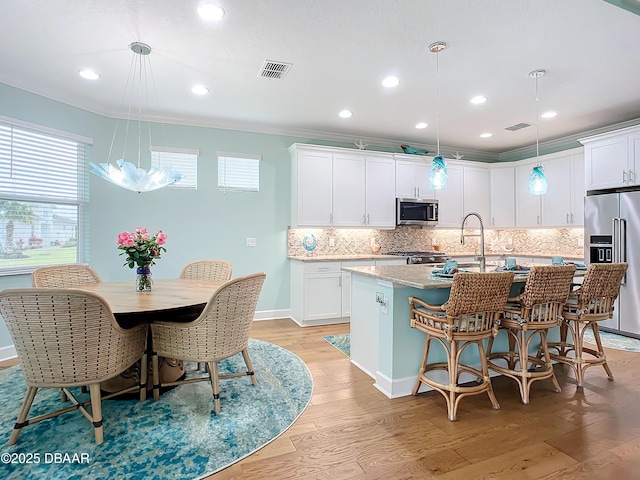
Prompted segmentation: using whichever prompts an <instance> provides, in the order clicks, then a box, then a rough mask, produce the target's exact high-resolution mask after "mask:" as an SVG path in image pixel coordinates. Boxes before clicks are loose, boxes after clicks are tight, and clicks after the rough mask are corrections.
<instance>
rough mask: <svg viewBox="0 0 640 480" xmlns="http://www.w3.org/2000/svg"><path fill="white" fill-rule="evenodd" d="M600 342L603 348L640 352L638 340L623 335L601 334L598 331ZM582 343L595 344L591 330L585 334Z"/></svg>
mask: <svg viewBox="0 0 640 480" xmlns="http://www.w3.org/2000/svg"><path fill="white" fill-rule="evenodd" d="M600 340H602V346H603V347H608V348H615V349H616V350H627V351H628V352H640V340H638V339H637V338H631V337H625V336H624V335H617V334H615V333H610V332H603V331H602V330H600ZM584 341H585V342H589V343H591V344H593V345H595V344H596V342H595V339H594V338H593V333H591V330H587V331H586V332H585V334H584Z"/></svg>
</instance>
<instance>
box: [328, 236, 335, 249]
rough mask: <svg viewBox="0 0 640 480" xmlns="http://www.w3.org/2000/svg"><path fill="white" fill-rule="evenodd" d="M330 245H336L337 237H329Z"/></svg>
mask: <svg viewBox="0 0 640 480" xmlns="http://www.w3.org/2000/svg"><path fill="white" fill-rule="evenodd" d="M329 246H330V247H335V246H336V239H335V237H329Z"/></svg>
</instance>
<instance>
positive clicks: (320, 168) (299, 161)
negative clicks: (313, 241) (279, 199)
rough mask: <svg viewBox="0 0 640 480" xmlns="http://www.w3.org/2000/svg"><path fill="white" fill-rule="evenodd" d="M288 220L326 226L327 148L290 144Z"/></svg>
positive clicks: (329, 176)
mask: <svg viewBox="0 0 640 480" xmlns="http://www.w3.org/2000/svg"><path fill="white" fill-rule="evenodd" d="M289 151H290V153H291V159H292V162H291V224H292V226H294V227H295V226H299V227H330V226H331V213H332V183H333V160H332V154H331V152H328V151H325V150H318V149H312V148H311V149H310V148H298V146H297V145H292V146H291V147H290V148H289Z"/></svg>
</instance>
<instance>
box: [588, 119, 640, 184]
mask: <svg viewBox="0 0 640 480" xmlns="http://www.w3.org/2000/svg"><path fill="white" fill-rule="evenodd" d="M580 142H581V143H582V144H583V145H584V165H585V188H586V190H597V189H602V188H614V187H625V186H630V185H638V184H640V178H638V168H640V127H637V126H636V127H629V128H623V129H621V130H616V131H614V132H608V133H604V134H601V135H595V136H593V137H587V138H581V139H580Z"/></svg>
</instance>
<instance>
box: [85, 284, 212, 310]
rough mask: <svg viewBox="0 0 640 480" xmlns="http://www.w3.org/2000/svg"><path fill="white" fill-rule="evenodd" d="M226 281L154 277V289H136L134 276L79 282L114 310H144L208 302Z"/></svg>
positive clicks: (189, 305)
mask: <svg viewBox="0 0 640 480" xmlns="http://www.w3.org/2000/svg"><path fill="white" fill-rule="evenodd" d="M223 283H224V282H222V281H220V280H187V279H183V278H171V279H159V280H154V281H153V287H152V289H151V291H150V292H138V291H136V285H135V281H134V280H128V281H123V282H101V283H94V284H89V285H78V286H77V287H74V288H77V289H79V290H87V291H90V292H94V293H97V294H98V295H100V296H102V297H103V298H104V299H105V300H106V301H107V303H108V304H109V306H110V307H111V310H112V311H113V313H114V314H124V313H142V312H154V311H162V310H171V309H176V308H184V307H191V306H195V305H202V304H205V303H207V302H208V301H209V300H210V299H211V296H212V295H213V292H215V290H216V289H217V288H218V287H219V286H220V285H222V284H223Z"/></svg>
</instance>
